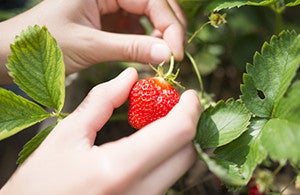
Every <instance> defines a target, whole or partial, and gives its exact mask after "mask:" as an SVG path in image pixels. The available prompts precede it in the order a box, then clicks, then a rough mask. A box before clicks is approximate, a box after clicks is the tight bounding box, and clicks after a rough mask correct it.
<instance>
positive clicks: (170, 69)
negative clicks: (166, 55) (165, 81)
mask: <svg viewBox="0 0 300 195" xmlns="http://www.w3.org/2000/svg"><path fill="white" fill-rule="evenodd" d="M173 69H174V56H173V55H172V56H171V58H170V66H169V70H168V72H167V73H166V74H165V75H164V77H167V76H169V75H171V74H172V72H173Z"/></svg>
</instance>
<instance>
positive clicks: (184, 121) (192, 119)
mask: <svg viewBox="0 0 300 195" xmlns="http://www.w3.org/2000/svg"><path fill="white" fill-rule="evenodd" d="M132 2H135V6H132ZM169 4H170V5H171V6H170V5H169ZM169 4H168V3H167V1H163V0H156V1H155V0H153V1H151V0H139V1H133V0H123V1H122V0H119V1H114V0H108V1H104V0H103V1H95V0H94V1H88V0H86V1H82V0H73V1H72V3H70V1H68V0H56V1H54V0H45V1H44V2H43V3H41V4H39V5H38V6H37V7H35V8H33V9H32V10H30V11H28V12H26V13H24V14H21V15H20V16H17V17H16V18H13V19H11V20H8V21H6V22H4V23H0V31H3V29H5V32H7V31H8V33H7V34H6V35H5V36H6V37H5V38H3V37H0V43H1V45H2V46H3V45H5V46H6V47H4V48H3V47H0V48H1V52H0V54H1V58H0V59H2V61H1V63H5V60H3V57H5V56H7V55H9V51H8V44H9V43H10V42H11V41H12V40H13V36H12V35H11V33H14V34H16V33H18V32H19V31H20V30H21V29H23V28H24V27H25V26H26V25H28V24H35V23H38V24H45V25H46V26H47V27H48V29H49V30H50V32H51V33H52V34H53V35H54V36H55V38H56V39H57V40H58V42H59V44H60V45H61V46H62V48H63V52H64V58H65V64H66V69H67V72H68V73H72V72H77V71H80V70H82V69H84V68H87V67H89V66H91V65H92V64H94V63H98V62H104V61H112V60H122V61H123V60H128V61H137V62H154V63H155V62H156V61H161V60H164V59H165V60H167V59H169V57H170V56H168V55H165V56H155V57H153V55H151V52H149V50H151V46H152V45H153V44H156V43H159V44H164V45H166V46H167V47H168V48H169V53H170V54H171V53H173V54H174V56H175V58H176V59H178V60H180V59H182V57H183V46H182V45H183V40H184V37H183V31H184V29H183V27H182V25H181V23H183V21H184V19H183V17H182V15H181V12H179V11H178V10H179V7H178V5H177V4H176V3H175V1H171V0H170V1H169ZM46 5H47V6H46ZM44 6H45V7H47V10H43V8H45V7H44ZM118 8H122V9H126V10H127V11H128V12H132V13H138V14H146V15H147V16H149V18H150V20H151V21H152V23H153V25H154V26H155V28H156V29H155V32H154V33H153V34H155V36H142V35H124V34H114V33H108V32H104V31H101V24H100V21H99V18H100V16H101V15H102V14H105V13H110V12H114V11H116V10H117V9H118ZM42 10H43V11H45V13H43V14H42V15H40V14H41V11H42ZM54 10H55V11H54ZM176 10H177V11H176ZM174 11H176V13H177V14H174ZM33 15H39V17H37V18H35V17H32V16H33ZM23 18H24V21H23V20H22V19H23ZM180 21H181V22H180ZM24 23H27V24H24ZM174 36H176V38H174ZM108 38H109V39H108ZM75 40H76V41H75ZM79 40H80V41H79ZM108 40H110V41H108ZM116 40H117V41H116ZM121 40H122V41H121ZM79 43H80V44H79ZM101 47H105V48H106V49H105V50H104V51H101V52H100V51H99V49H96V48H101ZM1 67H2V69H1V77H0V78H2V80H1V83H6V82H11V81H10V79H9V77H7V78H6V79H3V77H2V76H3V75H6V74H7V71H6V69H5V67H4V66H3V65H2V64H1ZM137 78H138V75H137V72H136V70H135V69H133V68H128V69H126V70H125V71H123V72H122V73H121V74H120V75H119V76H118V77H116V78H115V79H113V80H111V81H108V82H106V83H102V84H99V85H97V86H95V87H94V88H93V89H92V90H91V91H90V93H89V94H88V95H87V97H86V98H85V99H84V100H83V102H82V103H81V104H80V105H79V107H78V108H77V109H76V110H75V111H74V112H72V113H71V114H70V115H69V116H68V117H66V118H65V119H64V120H62V121H61V122H60V123H59V124H58V125H57V126H56V127H55V128H54V130H53V131H52V132H51V133H50V135H49V136H48V137H47V138H46V139H45V141H44V142H43V143H42V144H41V145H40V147H39V148H38V149H37V150H36V151H35V152H34V153H33V154H32V155H31V156H30V157H29V158H28V159H27V160H26V161H25V162H24V163H23V164H22V165H20V166H19V167H18V169H17V170H16V172H15V173H14V174H13V176H12V177H11V178H10V179H9V181H8V182H7V183H6V184H5V185H4V187H3V188H2V189H1V190H0V194H1V195H6V194H9V195H14V194H25V195H26V194H30V195H34V194H51V195H53V194H63V195H68V194H72V195H73V194H91V195H92V194H108V195H113V194H125V195H126V194H130V195H135V194H138V195H139V194H151V195H152V194H163V193H165V192H166V191H167V190H168V188H169V187H170V186H171V185H172V184H174V182H176V181H177V180H178V179H179V178H180V177H181V176H182V175H183V174H184V173H185V172H186V171H187V170H188V169H189V168H190V167H191V166H192V165H193V163H194V161H195V160H196V153H195V151H194V148H193V146H192V143H191V140H192V139H193V138H194V136H195V133H196V126H197V122H198V119H199V115H200V103H199V100H198V97H197V94H196V93H195V92H194V91H193V90H187V91H185V92H184V93H183V94H182V95H181V98H180V101H179V103H178V104H177V105H176V106H175V107H174V108H173V109H172V110H171V111H170V113H169V114H168V115H167V116H165V117H163V118H161V119H159V120H157V121H155V122H153V123H151V124H149V125H147V126H146V127H144V128H142V129H140V130H138V131H137V132H135V133H133V134H132V135H130V136H128V137H125V138H122V139H120V140H117V141H114V142H109V143H106V144H103V145H100V146H97V145H94V141H95V138H96V134H97V132H98V131H99V130H100V129H101V128H102V127H103V125H104V124H105V123H106V122H107V120H108V119H109V118H110V116H111V114H112V113H113V110H114V108H117V107H119V106H120V105H122V104H123V103H124V102H125V101H126V100H127V98H128V94H129V91H130V89H131V87H132V85H133V84H134V82H135V81H136V80H137ZM108 91H109V93H108Z"/></svg>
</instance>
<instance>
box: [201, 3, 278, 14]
mask: <svg viewBox="0 0 300 195" xmlns="http://www.w3.org/2000/svg"><path fill="white" fill-rule="evenodd" d="M272 3H274V0H265V1H261V0H256V1H247V0H229V1H226V0H215V1H212V2H211V3H210V4H209V5H208V7H207V11H208V12H216V11H220V10H222V9H231V8H234V7H237V8H239V7H241V6H245V5H255V6H268V5H270V4H272Z"/></svg>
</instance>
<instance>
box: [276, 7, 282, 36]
mask: <svg viewBox="0 0 300 195" xmlns="http://www.w3.org/2000/svg"><path fill="white" fill-rule="evenodd" d="M275 14H276V29H275V30H276V32H275V33H276V34H279V33H280V30H281V26H282V15H281V12H275Z"/></svg>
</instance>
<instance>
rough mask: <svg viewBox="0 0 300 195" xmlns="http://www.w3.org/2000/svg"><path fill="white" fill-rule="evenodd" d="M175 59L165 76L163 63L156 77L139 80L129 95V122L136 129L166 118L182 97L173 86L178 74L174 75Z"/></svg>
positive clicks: (176, 83)
mask: <svg viewBox="0 0 300 195" xmlns="http://www.w3.org/2000/svg"><path fill="white" fill-rule="evenodd" d="M173 63H174V61H173V59H171V62H170V68H169V71H168V72H167V73H166V74H163V68H162V66H163V63H161V64H160V65H159V66H158V69H155V68H153V67H152V66H151V67H152V68H153V69H154V70H155V71H156V73H157V74H156V76H155V77H150V78H144V79H140V80H138V81H137V82H136V83H135V84H134V85H133V87H132V89H131V91H130V93H129V110H128V122H129V124H130V125H131V126H132V127H133V128H135V129H141V128H142V127H144V126H146V125H148V124H149V123H151V122H153V121H155V120H157V119H159V118H161V117H164V116H166V115H167V114H168V113H169V111H170V110H171V109H172V108H173V107H174V106H175V105H176V104H177V103H178V101H179V98H180V95H179V92H178V91H177V90H176V89H175V88H174V87H173V85H178V86H180V85H179V83H178V82H176V81H175V79H176V77H177V75H178V71H177V72H176V74H173V73H172V70H173Z"/></svg>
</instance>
